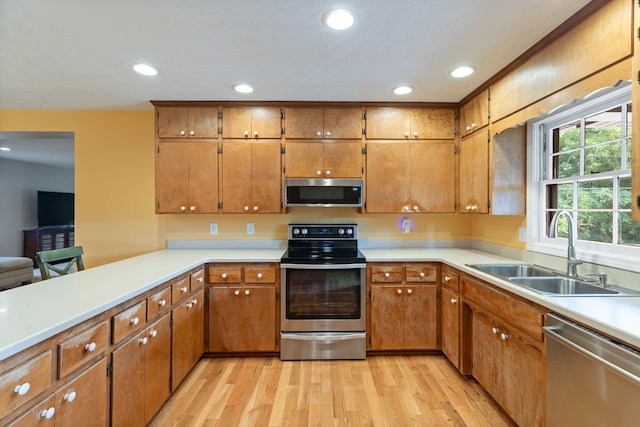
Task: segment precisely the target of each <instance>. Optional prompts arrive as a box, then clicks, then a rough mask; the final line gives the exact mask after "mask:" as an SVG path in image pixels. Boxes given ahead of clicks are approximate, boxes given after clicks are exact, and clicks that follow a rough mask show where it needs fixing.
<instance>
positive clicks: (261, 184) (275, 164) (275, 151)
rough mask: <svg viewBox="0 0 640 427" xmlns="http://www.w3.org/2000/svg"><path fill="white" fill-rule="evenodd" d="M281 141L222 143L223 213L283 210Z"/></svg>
mask: <svg viewBox="0 0 640 427" xmlns="http://www.w3.org/2000/svg"><path fill="white" fill-rule="evenodd" d="M280 158H281V153H280V142H224V143H223V144H222V166H221V168H222V181H221V193H222V194H221V199H222V208H221V212H222V213H280V209H281V198H282V191H281V190H280V188H281V187H280V184H281V181H282V180H281V174H280Z"/></svg>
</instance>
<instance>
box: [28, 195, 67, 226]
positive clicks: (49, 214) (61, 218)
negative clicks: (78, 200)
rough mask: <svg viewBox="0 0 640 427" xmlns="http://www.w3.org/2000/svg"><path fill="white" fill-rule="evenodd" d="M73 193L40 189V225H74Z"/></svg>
mask: <svg viewBox="0 0 640 427" xmlns="http://www.w3.org/2000/svg"><path fill="white" fill-rule="evenodd" d="M73 200H74V194H73V193H59V192H56V191H38V195H37V201H36V203H37V204H36V210H37V213H38V227H54V226H62V225H73V208H74V203H73Z"/></svg>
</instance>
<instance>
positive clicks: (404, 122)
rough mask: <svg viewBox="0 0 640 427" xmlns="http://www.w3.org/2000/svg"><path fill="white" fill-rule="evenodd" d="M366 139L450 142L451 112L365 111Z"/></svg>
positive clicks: (452, 114) (372, 109)
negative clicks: (448, 140) (443, 140)
mask: <svg viewBox="0 0 640 427" xmlns="http://www.w3.org/2000/svg"><path fill="white" fill-rule="evenodd" d="M366 125H367V126H366V137H367V139H453V138H454V137H455V110H454V109H453V108H386V107H380V108H379V107H375V108H367V113H366Z"/></svg>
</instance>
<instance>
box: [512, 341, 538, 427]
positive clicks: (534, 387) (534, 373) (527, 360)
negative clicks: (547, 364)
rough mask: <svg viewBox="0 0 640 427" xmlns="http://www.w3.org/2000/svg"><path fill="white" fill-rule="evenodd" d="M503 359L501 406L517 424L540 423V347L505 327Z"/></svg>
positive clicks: (536, 424)
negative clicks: (506, 329)
mask: <svg viewBox="0 0 640 427" xmlns="http://www.w3.org/2000/svg"><path fill="white" fill-rule="evenodd" d="M502 360H503V372H502V376H501V378H502V380H503V382H504V396H503V399H504V400H503V403H501V406H502V407H503V408H504V409H505V410H506V411H507V413H508V414H509V415H511V418H513V419H514V420H515V421H516V423H517V424H518V425H521V426H541V425H543V424H544V406H543V402H544V397H545V389H544V387H545V385H544V384H545V383H544V378H545V371H544V358H543V355H542V351H541V350H540V349H539V348H537V347H536V346H533V345H531V344H529V343H528V342H526V341H525V340H523V339H522V338H521V337H520V336H518V335H516V334H514V333H512V332H510V331H507V332H506V339H504V340H503V356H502Z"/></svg>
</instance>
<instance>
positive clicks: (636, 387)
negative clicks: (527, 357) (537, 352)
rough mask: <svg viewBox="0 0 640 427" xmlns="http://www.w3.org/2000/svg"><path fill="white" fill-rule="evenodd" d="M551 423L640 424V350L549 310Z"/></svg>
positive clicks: (573, 424)
mask: <svg viewBox="0 0 640 427" xmlns="http://www.w3.org/2000/svg"><path fill="white" fill-rule="evenodd" d="M543 330H544V333H545V335H546V336H547V338H548V339H547V426H548V427H556V426H563V427H567V426H581V427H584V426H615V427H623V426H638V425H640V352H639V351H637V350H635V349H632V348H629V347H627V346H625V345H622V344H620V343H617V342H615V341H613V340H611V339H609V338H607V337H604V336H602V335H600V334H598V333H596V332H594V331H592V330H590V329H587V328H585V327H583V326H581V325H578V324H576V323H574V322H571V321H569V320H566V319H564V318H561V317H559V316H557V315H554V314H550V315H548V316H547V320H546V326H545V327H544V328H543Z"/></svg>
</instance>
